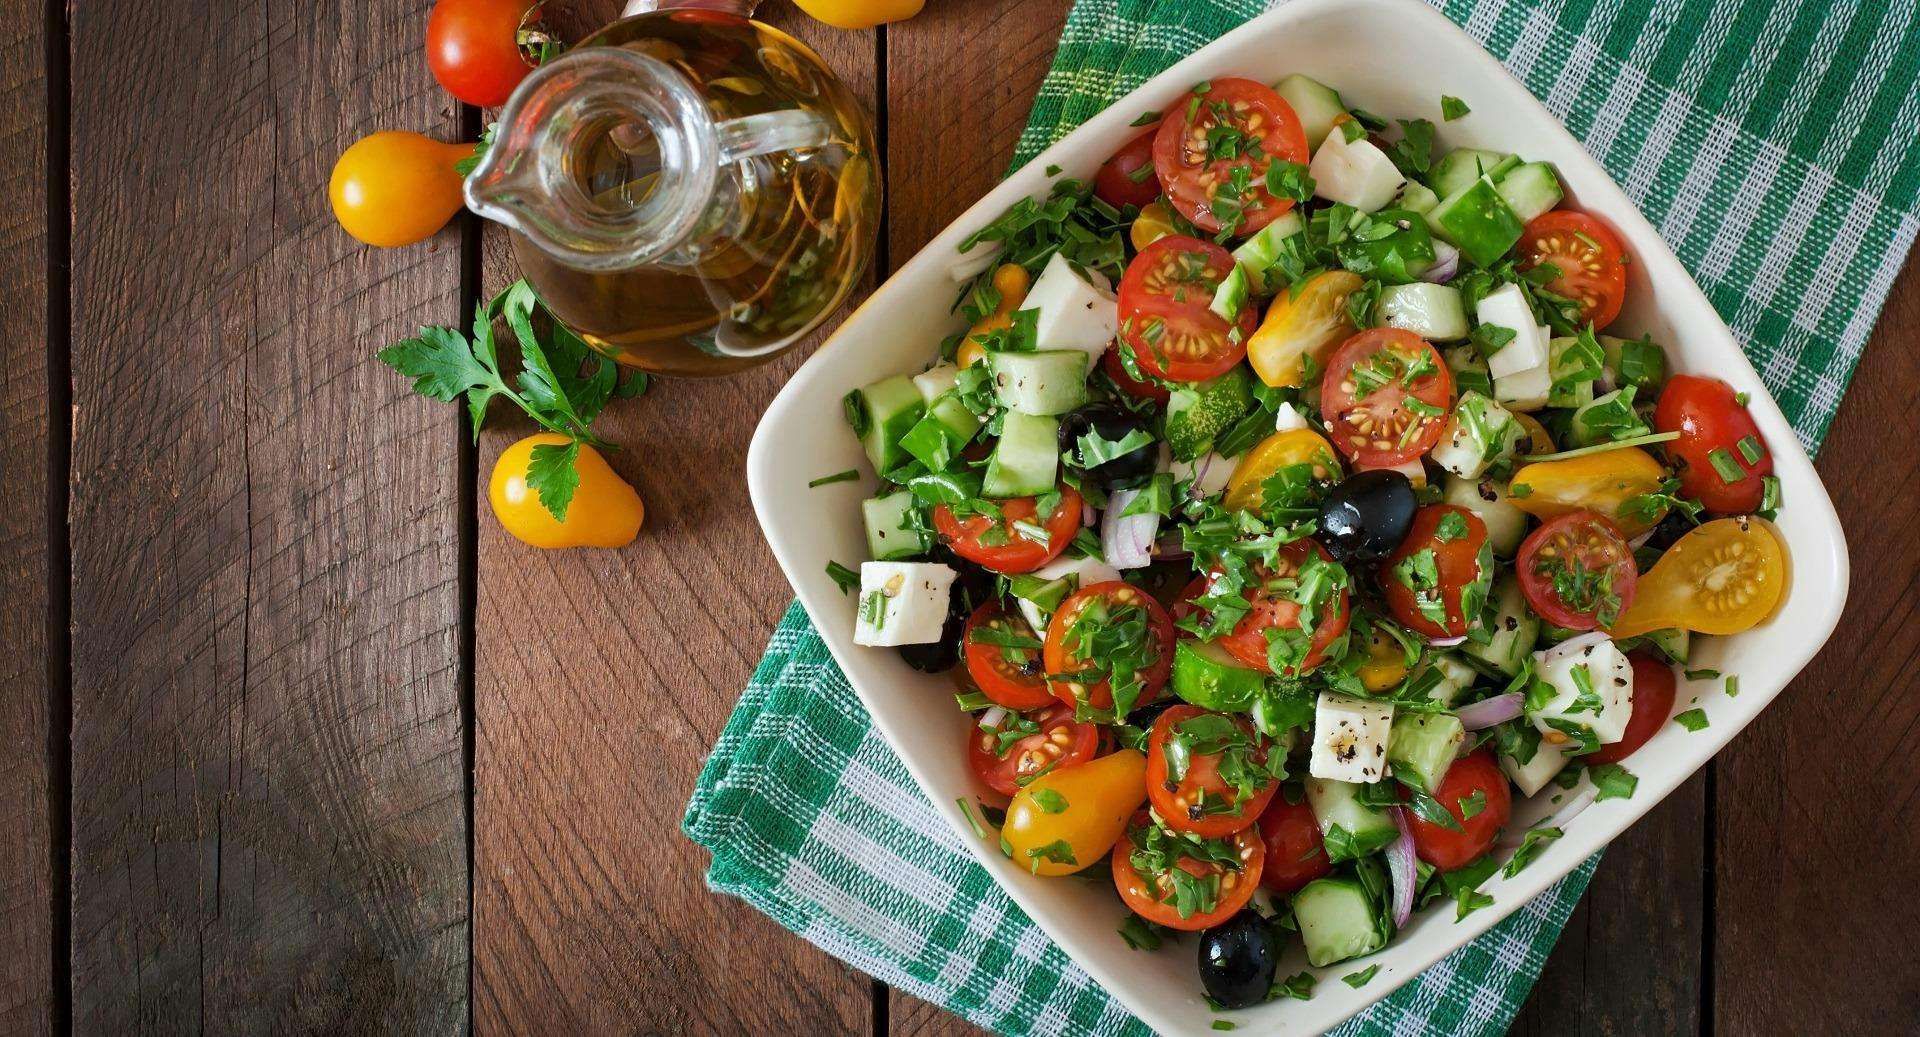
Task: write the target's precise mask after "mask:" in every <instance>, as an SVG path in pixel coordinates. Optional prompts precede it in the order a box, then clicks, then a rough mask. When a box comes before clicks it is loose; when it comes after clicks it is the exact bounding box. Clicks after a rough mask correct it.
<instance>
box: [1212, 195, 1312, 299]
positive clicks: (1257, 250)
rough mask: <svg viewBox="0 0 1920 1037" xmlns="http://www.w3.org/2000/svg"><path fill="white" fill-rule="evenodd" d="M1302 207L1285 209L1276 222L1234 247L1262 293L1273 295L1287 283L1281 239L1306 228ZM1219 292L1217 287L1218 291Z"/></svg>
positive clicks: (1238, 261) (1237, 258)
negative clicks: (1300, 208)
mask: <svg viewBox="0 0 1920 1037" xmlns="http://www.w3.org/2000/svg"><path fill="white" fill-rule="evenodd" d="M1305 227H1306V225H1305V224H1303V223H1301V222H1300V213H1299V211H1298V210H1288V211H1287V212H1284V213H1281V214H1280V216H1279V218H1277V219H1275V220H1274V221H1273V222H1272V223H1269V224H1267V225H1266V226H1264V227H1262V228H1260V229H1259V230H1258V231H1257V232H1255V233H1254V235H1253V237H1250V238H1248V239H1247V240H1246V241H1244V242H1241V244H1240V247H1239V248H1236V249H1234V250H1233V260H1234V262H1235V263H1236V264H1238V265H1239V267H1240V269H1241V270H1244V271H1246V276H1247V283H1248V284H1249V285H1250V286H1251V287H1252V288H1253V290H1254V291H1256V292H1258V293H1260V294H1261V295H1272V294H1274V293H1275V292H1278V291H1279V290H1280V289H1282V288H1285V287H1286V280H1285V278H1284V277H1283V276H1282V275H1281V273H1280V270H1279V266H1278V261H1279V259H1280V253H1281V248H1282V246H1281V244H1280V243H1281V242H1283V241H1285V240H1287V239H1288V238H1290V237H1293V236H1294V235H1295V234H1298V233H1300V232H1301V231H1302V230H1303V229H1305ZM1215 294H1216V295H1217V294H1218V293H1217V291H1216V293H1215Z"/></svg>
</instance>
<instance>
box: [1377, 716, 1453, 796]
mask: <svg viewBox="0 0 1920 1037" xmlns="http://www.w3.org/2000/svg"><path fill="white" fill-rule="evenodd" d="M1466 740H1467V730H1466V728H1464V727H1462V726H1461V725H1460V718H1458V717H1456V716H1454V715H1453V714H1451V713H1402V714H1400V715H1399V716H1396V717H1394V718H1393V735H1392V738H1391V739H1389V741H1388V745H1389V746H1390V748H1389V749H1388V751H1387V762H1388V763H1391V764H1392V765H1393V773H1394V776H1395V777H1397V778H1399V779H1401V780H1402V781H1405V782H1406V783H1407V784H1410V785H1414V786H1416V787H1418V788H1421V789H1424V790H1426V791H1427V792H1429V793H1430V792H1432V791H1433V790H1435V789H1437V788H1439V787H1440V782H1441V780H1442V779H1444V778H1445V777H1446V776H1447V768H1449V767H1452V766H1453V756H1454V753H1455V752H1456V751H1457V750H1458V749H1459V748H1460V744H1461V743H1462V742H1464V741H1466Z"/></svg>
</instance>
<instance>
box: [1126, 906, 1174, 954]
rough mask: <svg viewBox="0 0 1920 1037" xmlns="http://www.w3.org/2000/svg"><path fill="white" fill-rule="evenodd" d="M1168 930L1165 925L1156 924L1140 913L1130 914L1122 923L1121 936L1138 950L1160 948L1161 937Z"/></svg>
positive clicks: (1128, 944)
mask: <svg viewBox="0 0 1920 1037" xmlns="http://www.w3.org/2000/svg"><path fill="white" fill-rule="evenodd" d="M1166 932H1167V929H1166V927H1165V926H1161V925H1155V924H1154V923H1152V922H1149V921H1147V920H1146V919H1144V918H1142V917H1140V916H1139V915H1132V914H1130V915H1128V916H1127V918H1126V921H1124V922H1121V923H1120V938H1121V939H1122V940H1125V941H1127V946H1129V947H1131V948H1133V949H1134V950H1136V951H1156V950H1159V949H1160V940H1161V937H1162V935H1163V934H1164V933H1166Z"/></svg>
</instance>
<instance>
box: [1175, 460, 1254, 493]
mask: <svg viewBox="0 0 1920 1037" xmlns="http://www.w3.org/2000/svg"><path fill="white" fill-rule="evenodd" d="M1238 467H1240V459H1239V458H1238V457H1221V456H1220V455H1219V454H1208V455H1206V456H1204V457H1201V458H1198V459H1196V460H1192V461H1175V462H1173V463H1172V464H1170V465H1168V466H1167V468H1168V470H1169V471H1171V472H1172V473H1173V485H1174V487H1175V488H1178V487H1179V486H1180V484H1181V483H1184V482H1187V481H1188V480H1190V479H1194V473H1195V472H1198V473H1200V476H1199V478H1198V479H1197V480H1195V481H1194V482H1193V485H1192V486H1190V487H1189V488H1188V490H1187V492H1188V494H1189V495H1191V496H1194V497H1211V496H1213V495H1214V494H1216V493H1219V492H1220V491H1221V490H1224V489H1226V488H1227V480H1229V479H1231V478H1233V470H1234V469H1235V468H1238Z"/></svg>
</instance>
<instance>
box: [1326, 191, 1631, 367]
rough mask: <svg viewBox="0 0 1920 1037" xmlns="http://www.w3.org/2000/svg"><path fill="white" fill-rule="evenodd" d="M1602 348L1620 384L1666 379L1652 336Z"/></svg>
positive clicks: (1605, 341)
mask: <svg viewBox="0 0 1920 1037" xmlns="http://www.w3.org/2000/svg"><path fill="white" fill-rule="evenodd" d="M1288 215H1292V214H1291V213H1289V214H1288ZM1600 351H1601V353H1602V354H1603V355H1604V356H1605V357H1606V365H1607V370H1608V371H1609V372H1610V373H1611V374H1612V375H1613V380H1614V382H1615V383H1617V384H1619V385H1631V386H1634V387H1636V388H1639V389H1641V390H1643V391H1650V390H1653V389H1658V388H1659V387H1660V385H1661V383H1663V382H1665V381H1666V380H1667V352H1666V350H1664V349H1661V348H1660V343H1658V342H1655V341H1654V340H1653V339H1651V338H1641V339H1637V340H1635V339H1621V338H1614V337H1613V336H1612V335H1602V336H1600Z"/></svg>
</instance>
